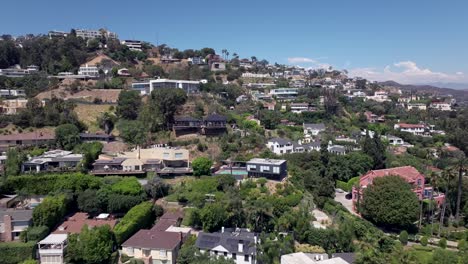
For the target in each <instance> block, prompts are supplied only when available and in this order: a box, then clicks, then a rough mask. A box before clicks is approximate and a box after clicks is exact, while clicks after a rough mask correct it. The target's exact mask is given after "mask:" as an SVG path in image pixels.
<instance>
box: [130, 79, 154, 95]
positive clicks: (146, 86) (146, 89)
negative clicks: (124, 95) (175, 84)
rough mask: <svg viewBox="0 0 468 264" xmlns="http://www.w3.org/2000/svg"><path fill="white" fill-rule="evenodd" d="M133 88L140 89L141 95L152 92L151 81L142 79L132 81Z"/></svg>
mask: <svg viewBox="0 0 468 264" xmlns="http://www.w3.org/2000/svg"><path fill="white" fill-rule="evenodd" d="M132 90H135V91H138V92H139V93H140V95H146V94H149V93H150V83H149V81H140V82H138V81H137V82H133V83H132Z"/></svg>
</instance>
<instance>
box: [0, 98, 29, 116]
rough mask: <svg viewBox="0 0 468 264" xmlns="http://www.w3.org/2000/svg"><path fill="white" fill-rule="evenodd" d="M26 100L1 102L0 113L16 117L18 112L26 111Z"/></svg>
mask: <svg viewBox="0 0 468 264" xmlns="http://www.w3.org/2000/svg"><path fill="white" fill-rule="evenodd" d="M27 103H28V100H27V99H9V100H3V101H2V102H1V105H0V113H2V114H5V115H16V114H18V113H19V111H20V110H23V109H26V104H27Z"/></svg>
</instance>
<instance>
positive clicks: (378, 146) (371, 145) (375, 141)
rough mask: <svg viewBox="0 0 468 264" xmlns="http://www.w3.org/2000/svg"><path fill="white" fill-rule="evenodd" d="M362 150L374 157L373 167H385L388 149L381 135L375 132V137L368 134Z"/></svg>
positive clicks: (377, 168) (375, 168)
mask: <svg viewBox="0 0 468 264" xmlns="http://www.w3.org/2000/svg"><path fill="white" fill-rule="evenodd" d="M362 151H363V152H364V153H365V154H367V155H369V156H370V157H371V158H372V159H373V169H374V170H380V169H385V161H386V149H385V145H384V144H383V143H382V140H381V139H380V135H377V134H375V135H374V137H370V136H369V135H366V137H365V139H364V142H363V146H362Z"/></svg>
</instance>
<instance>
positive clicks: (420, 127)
mask: <svg viewBox="0 0 468 264" xmlns="http://www.w3.org/2000/svg"><path fill="white" fill-rule="evenodd" d="M393 128H394V129H395V130H400V131H401V132H408V133H411V134H413V135H416V136H422V135H424V132H426V125H424V124H406V123H398V124H395V126H394V127H393Z"/></svg>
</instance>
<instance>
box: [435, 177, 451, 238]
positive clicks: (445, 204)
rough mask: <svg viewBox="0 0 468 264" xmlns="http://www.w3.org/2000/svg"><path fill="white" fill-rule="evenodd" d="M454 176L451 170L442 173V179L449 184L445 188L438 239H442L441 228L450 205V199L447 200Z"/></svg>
mask: <svg viewBox="0 0 468 264" xmlns="http://www.w3.org/2000/svg"><path fill="white" fill-rule="evenodd" d="M451 176H452V174H451V173H450V171H449V170H444V171H443V172H442V177H443V178H446V180H447V182H446V183H445V184H446V186H445V195H446V196H445V200H444V204H443V206H442V212H441V213H440V223H439V232H438V234H437V236H438V237H440V231H441V228H442V225H443V223H444V217H445V210H446V209H447V203H448V201H447V200H448V199H447V195H448V190H449V186H450V178H451Z"/></svg>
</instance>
